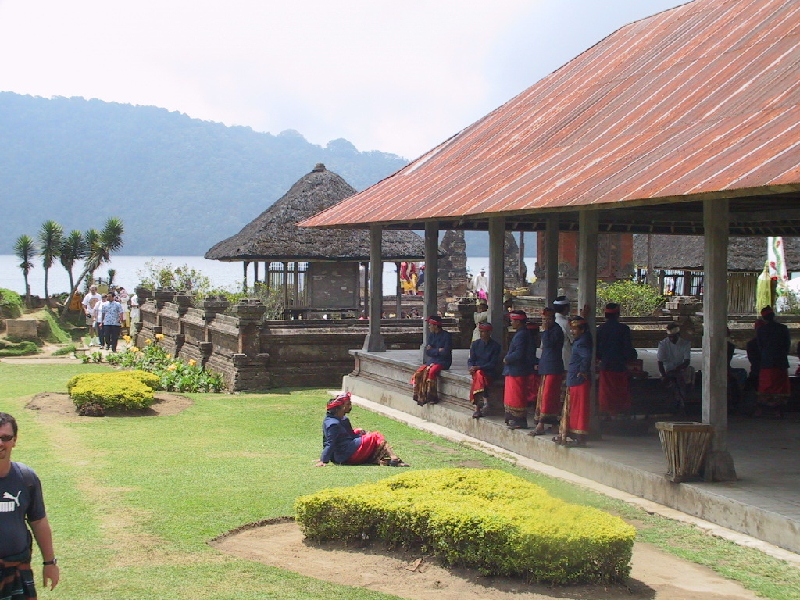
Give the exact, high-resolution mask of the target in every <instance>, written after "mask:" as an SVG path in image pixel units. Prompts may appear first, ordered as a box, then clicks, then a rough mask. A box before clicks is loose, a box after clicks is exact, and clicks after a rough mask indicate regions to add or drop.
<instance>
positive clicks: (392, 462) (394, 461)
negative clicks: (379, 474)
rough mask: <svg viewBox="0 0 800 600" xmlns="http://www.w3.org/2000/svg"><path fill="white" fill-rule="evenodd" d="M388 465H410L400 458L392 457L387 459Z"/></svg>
mask: <svg viewBox="0 0 800 600" xmlns="http://www.w3.org/2000/svg"><path fill="white" fill-rule="evenodd" d="M389 466H390V467H410V466H411V465H409V464H407V463H404V462H403V460H402V459H401V458H393V459H392V460H390V461H389Z"/></svg>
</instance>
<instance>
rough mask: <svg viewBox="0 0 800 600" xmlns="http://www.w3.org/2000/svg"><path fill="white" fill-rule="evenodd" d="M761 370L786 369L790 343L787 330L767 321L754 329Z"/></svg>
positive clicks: (774, 322) (780, 325)
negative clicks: (759, 352)
mask: <svg viewBox="0 0 800 600" xmlns="http://www.w3.org/2000/svg"><path fill="white" fill-rule="evenodd" d="M756 340H758V349H759V350H760V351H761V368H762V369H788V368H789V358H788V356H789V350H790V348H791V345H792V342H791V339H790V338H789V328H788V327H786V325H784V324H783V323H778V322H777V321H767V322H766V323H764V324H763V325H762V326H761V327H759V328H758V329H756Z"/></svg>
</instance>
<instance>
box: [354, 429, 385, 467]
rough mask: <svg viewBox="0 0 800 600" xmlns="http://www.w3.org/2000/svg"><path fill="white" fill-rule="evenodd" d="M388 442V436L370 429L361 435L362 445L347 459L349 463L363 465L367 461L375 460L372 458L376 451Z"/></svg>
mask: <svg viewBox="0 0 800 600" xmlns="http://www.w3.org/2000/svg"><path fill="white" fill-rule="evenodd" d="M385 443H386V438H385V437H383V434H381V433H380V432H379V431H370V432H369V433H365V434H364V435H362V436H361V445H360V446H359V447H358V450H356V451H355V452H353V454H352V456H350V458H348V459H347V461H345V464H348V465H362V464H364V463H366V462H374V461H371V460H370V459H371V458H372V457H373V455H374V454H375V452H376V451H377V450H379V449H380V448H381V446H383V444H385Z"/></svg>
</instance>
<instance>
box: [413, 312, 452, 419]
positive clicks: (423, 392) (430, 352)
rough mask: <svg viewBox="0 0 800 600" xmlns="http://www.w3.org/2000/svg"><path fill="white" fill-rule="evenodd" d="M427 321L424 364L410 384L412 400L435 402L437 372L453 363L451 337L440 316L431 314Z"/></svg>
mask: <svg viewBox="0 0 800 600" xmlns="http://www.w3.org/2000/svg"><path fill="white" fill-rule="evenodd" d="M426 321H427V322H428V329H429V333H428V343H427V345H426V346H425V364H424V365H422V366H421V367H420V368H419V369H417V371H416V372H415V373H414V376H413V377H412V378H411V384H412V385H413V386H414V402H416V403H417V404H419V405H420V406H422V405H423V404H436V403H437V402H438V401H439V393H438V391H437V381H438V378H439V373H440V372H441V371H446V370H447V369H449V368H450V365H451V364H453V338H452V337H451V336H450V332H449V331H445V330H444V329H442V317H440V316H438V315H432V316H430V317H428V318H427V319H426Z"/></svg>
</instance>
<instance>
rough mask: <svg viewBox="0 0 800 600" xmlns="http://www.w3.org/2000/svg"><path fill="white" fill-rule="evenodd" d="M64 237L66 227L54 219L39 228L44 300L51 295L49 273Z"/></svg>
mask: <svg viewBox="0 0 800 600" xmlns="http://www.w3.org/2000/svg"><path fill="white" fill-rule="evenodd" d="M63 239H64V228H63V227H61V225H59V224H58V223H56V222H55V221H53V220H49V221H45V222H44V223H42V228H41V229H40V230H39V250H40V253H41V255H42V267H43V268H44V301H45V306H46V305H47V299H48V298H49V297H50V290H49V289H48V274H49V272H50V267H52V266H53V261H54V260H55V259H56V257H57V256H58V255H59V253H60V252H61V242H62V240H63Z"/></svg>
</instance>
